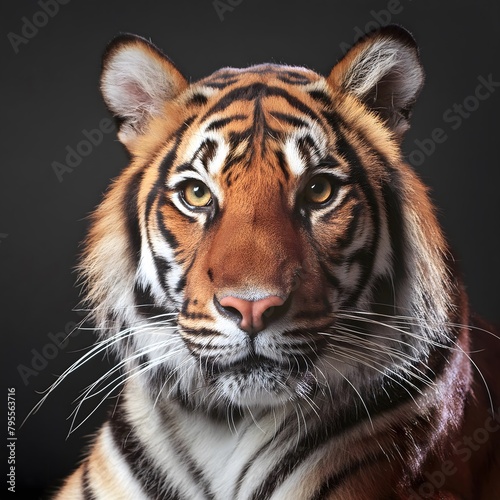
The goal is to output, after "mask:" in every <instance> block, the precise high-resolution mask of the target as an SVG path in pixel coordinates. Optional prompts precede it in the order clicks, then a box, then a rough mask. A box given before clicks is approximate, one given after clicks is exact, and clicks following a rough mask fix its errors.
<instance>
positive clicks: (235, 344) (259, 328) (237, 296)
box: [81, 27, 452, 410]
mask: <svg viewBox="0 0 500 500" xmlns="http://www.w3.org/2000/svg"><path fill="white" fill-rule="evenodd" d="M422 83H423V71H422V68H421V65H420V62H419V56H418V51H417V48H416V45H415V42H414V40H413V38H412V37H411V36H410V35H409V34H408V33H407V32H406V31H404V30H403V29H401V28H398V27H387V28H383V29H381V30H379V31H377V32H374V33H372V34H370V35H368V36H366V37H365V38H363V39H362V40H360V41H359V42H358V43H357V44H356V45H355V46H354V47H353V48H352V49H351V50H350V51H349V52H348V53H347V54H346V55H345V56H344V57H343V58H342V59H341V60H340V62H338V63H337V64H336V65H335V66H334V68H333V69H332V71H331V72H330V74H329V75H328V76H326V77H324V76H321V75H319V74H317V73H316V72H314V71H311V70H309V69H306V68H302V67H290V66H283V65H275V64H262V65H257V66H251V67H248V68H245V69H234V68H223V69H221V70H219V71H216V72H215V73H213V74H212V75H210V76H208V77H207V78H204V79H202V80H200V81H197V82H194V83H191V84H190V83H188V81H187V80H186V78H184V76H183V75H182V74H181V73H180V71H179V70H178V69H177V68H176V67H175V66H174V65H173V63H172V62H171V61H170V60H169V59H168V58H167V57H166V56H164V55H163V54H162V53H161V52H160V50H159V49H157V48H156V47H155V46H153V45H152V44H151V43H150V42H148V41H146V40H144V39H142V38H139V37H137V36H132V35H124V36H119V37H118V38H116V39H115V40H114V41H113V42H111V44H110V46H109V47H108V49H107V51H106V53H105V56H104V60H103V72H102V79H101V89H102V92H103V95H104V99H105V102H106V104H107V106H108V107H109V109H110V110H111V112H112V113H113V114H114V115H115V116H116V118H117V120H118V123H119V133H118V137H119V139H120V141H121V142H122V143H123V144H124V145H125V147H126V148H127V150H128V152H129V153H130V156H131V163H130V165H129V166H128V168H127V169H125V170H124V171H123V173H122V174H121V175H120V176H119V178H118V179H117V180H116V181H115V182H114V184H113V185H112V187H111V189H110V190H109V191H108V193H107V195H106V196H105V199H104V201H103V202H102V203H101V205H100V206H99V207H98V209H97V210H96V212H95V213H94V215H93V223H92V227H91V230H90V233H89V236H88V238H87V241H86V247H85V252H84V255H83V259H82V264H81V271H82V276H83V279H84V281H85V284H86V294H87V300H88V303H89V304H90V306H91V308H92V311H93V316H94V319H95V321H96V323H97V326H98V328H99V329H100V331H102V332H104V333H103V335H104V338H105V339H107V340H106V341H107V342H108V343H109V345H110V346H111V345H112V346H113V347H115V348H116V349H115V350H116V352H117V353H118V356H119V359H120V362H121V364H122V365H123V366H124V368H125V370H127V371H128V373H130V374H131V375H130V376H135V375H137V377H139V378H140V379H143V380H146V381H147V382H148V383H146V384H144V385H145V387H148V388H151V390H152V392H153V393H154V395H155V396H158V394H160V393H162V394H166V395H167V396H169V397H176V398H180V399H182V400H183V401H184V402H185V403H186V404H189V405H191V406H193V407H202V408H204V409H205V410H206V409H207V408H212V409H217V408H224V407H227V406H228V405H230V406H234V407H239V408H247V407H248V408H252V407H256V408H261V407H273V406H277V405H283V404H287V402H290V401H297V400H301V399H304V398H310V397H313V395H314V394H316V393H320V392H322V391H323V393H324V392H325V391H326V390H328V391H329V392H330V394H333V395H334V397H335V395H336V394H338V395H339V397H341V391H342V384H344V385H345V382H344V381H345V380H349V383H351V384H354V386H356V388H357V389H360V390H361V389H363V388H365V389H366V387H368V386H370V385H373V386H375V385H377V383H378V382H377V381H378V380H380V378H381V377H382V376H383V375H384V374H387V373H392V374H393V376H394V377H396V378H397V377H398V376H400V375H402V374H405V373H406V374H407V372H408V370H409V369H410V368H408V366H411V367H413V366H419V365H418V363H420V362H422V363H424V362H425V357H426V353H427V345H428V344H429V342H431V341H432V340H433V339H435V338H436V337H437V336H439V335H440V332H442V329H443V328H444V327H443V325H444V323H445V321H446V319H447V318H448V317H449V312H450V310H451V308H452V299H451V298H450V297H451V292H450V285H449V284H448V277H447V271H446V266H445V264H444V259H445V253H446V246H445V243H444V241H443V237H442V235H441V232H440V230H439V227H438V225H437V222H436V218H435V216H434V213H433V209H432V207H431V204H430V202H429V199H428V196H427V194H426V191H425V188H424V187H423V185H422V184H421V183H420V181H419V180H418V178H417V176H416V175H415V174H414V172H413V171H412V170H411V169H410V168H409V167H408V166H407V165H406V164H405V163H404V162H403V160H402V158H401V151H400V144H401V139H402V136H403V133H404V132H405V130H406V129H407V128H408V120H409V115H410V112H411V109H412V106H413V104H414V102H415V99H416V97H417V95H418V93H419V91H420V89H421V86H422ZM399 316H401V317H405V318H412V320H411V321H408V322H406V323H405V324H404V325H401V324H400V323H398V322H397V318H398V317H399ZM417 353H418V354H417ZM419 356H420V357H421V359H418V357H419ZM415 373H416V372H415Z"/></svg>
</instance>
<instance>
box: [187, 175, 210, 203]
mask: <svg viewBox="0 0 500 500" xmlns="http://www.w3.org/2000/svg"><path fill="white" fill-rule="evenodd" d="M182 197H183V198H184V200H185V201H186V203H187V204H188V205H191V206H192V207H197V208H200V207H206V206H207V205H209V204H210V202H211V201H212V193H211V192H210V190H209V189H208V187H207V186H205V184H203V182H201V181H198V180H191V181H188V182H187V183H186V184H184V187H183V189H182Z"/></svg>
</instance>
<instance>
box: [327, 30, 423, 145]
mask: <svg viewBox="0 0 500 500" xmlns="http://www.w3.org/2000/svg"><path fill="white" fill-rule="evenodd" d="M328 82H329V83H330V84H331V85H332V86H333V87H335V88H341V89H342V90H343V91H345V92H347V93H350V94H351V95H354V96H355V97H357V98H358V99H360V100H361V101H362V102H363V103H364V104H366V105H367V106H368V107H369V108H370V109H371V110H373V111H374V112H376V113H377V114H378V115H379V116H381V117H382V119H384V120H385V122H386V123H387V125H388V126H389V127H390V128H391V129H392V130H393V131H394V132H395V134H396V135H398V136H402V135H403V133H404V132H405V131H406V130H407V129H408V127H409V118H410V115H411V111H412V108H413V105H414V103H415V100H416V98H417V96H418V94H419V92H420V90H421V88H422V85H423V82H424V72H423V69H422V65H421V63H420V58H419V54H418V48H417V45H416V43H415V40H414V39H413V37H412V36H411V34H410V33H409V32H408V31H406V30H405V29H403V28H401V27H399V26H395V25H391V26H387V27H385V28H381V29H379V30H377V31H374V32H373V33H370V34H368V35H366V36H365V37H364V38H362V39H361V40H360V41H359V42H358V43H356V45H354V46H353V47H352V48H351V49H350V50H349V51H348V52H347V54H346V55H345V56H344V57H343V58H342V59H341V60H340V61H339V62H338V63H337V64H336V65H335V66H334V68H333V69H332V71H331V73H330V75H329V76H328Z"/></svg>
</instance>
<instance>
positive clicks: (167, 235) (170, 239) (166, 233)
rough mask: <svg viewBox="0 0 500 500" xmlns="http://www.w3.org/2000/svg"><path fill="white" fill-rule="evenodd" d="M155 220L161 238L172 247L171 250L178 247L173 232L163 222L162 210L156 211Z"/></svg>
mask: <svg viewBox="0 0 500 500" xmlns="http://www.w3.org/2000/svg"><path fill="white" fill-rule="evenodd" d="M156 222H157V223H158V228H159V230H160V232H161V234H162V236H163V238H164V239H165V241H166V242H167V243H168V244H169V246H170V248H172V249H173V250H175V249H176V248H178V247H179V242H178V241H177V238H176V237H175V235H174V233H173V232H172V231H170V229H168V228H167V225H166V224H165V219H164V218H163V212H162V211H161V210H158V211H157V212H156ZM149 244H150V245H149V246H150V248H153V246H152V245H151V242H149Z"/></svg>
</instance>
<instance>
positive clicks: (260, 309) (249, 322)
mask: <svg viewBox="0 0 500 500" xmlns="http://www.w3.org/2000/svg"><path fill="white" fill-rule="evenodd" d="M284 302H285V301H284V300H283V299H282V298H281V297H278V296H277V295H269V296H268V297H265V298H264V299H260V300H255V301H251V300H244V299H239V298H237V297H231V296H228V297H224V298H223V299H221V300H220V302H219V303H220V305H221V306H222V307H223V308H224V309H228V308H233V309H236V311H237V312H238V313H239V314H240V315H241V320H240V321H239V327H240V328H241V329H242V330H244V331H245V332H247V333H250V334H255V333H258V332H260V331H261V330H263V329H264V327H265V325H264V320H263V316H264V315H265V314H266V312H267V314H269V313H270V312H271V308H273V307H279V306H282V305H283V304H284Z"/></svg>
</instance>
